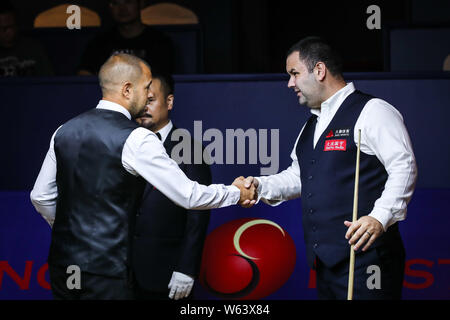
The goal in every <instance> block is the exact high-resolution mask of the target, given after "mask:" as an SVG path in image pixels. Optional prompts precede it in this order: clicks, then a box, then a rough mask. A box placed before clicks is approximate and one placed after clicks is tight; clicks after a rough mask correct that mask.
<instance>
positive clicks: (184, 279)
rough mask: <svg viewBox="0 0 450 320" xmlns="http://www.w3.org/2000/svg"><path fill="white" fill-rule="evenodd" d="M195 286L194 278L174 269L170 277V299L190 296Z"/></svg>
mask: <svg viewBox="0 0 450 320" xmlns="http://www.w3.org/2000/svg"><path fill="white" fill-rule="evenodd" d="M193 286H194V278H192V277H191V276H188V275H185V274H184V273H181V272H176V271H174V272H173V273H172V278H171V279H170V282H169V285H168V288H169V289H170V293H169V298H170V299H175V300H178V299H183V298H186V297H187V296H189V294H190V293H191V290H192V287H193Z"/></svg>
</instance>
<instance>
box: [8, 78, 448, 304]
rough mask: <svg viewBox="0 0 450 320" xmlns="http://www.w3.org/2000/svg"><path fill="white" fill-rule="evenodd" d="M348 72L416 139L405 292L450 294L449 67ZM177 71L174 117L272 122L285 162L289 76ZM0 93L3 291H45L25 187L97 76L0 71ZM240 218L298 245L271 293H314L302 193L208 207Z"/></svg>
mask: <svg viewBox="0 0 450 320" xmlns="http://www.w3.org/2000/svg"><path fill="white" fill-rule="evenodd" d="M345 77H346V79H347V81H353V82H354V83H355V85H356V87H357V88H358V89H360V90H362V91H364V92H367V93H370V94H372V95H375V96H378V97H380V98H383V99H385V100H387V101H388V102H390V103H391V104H392V105H394V106H395V107H396V108H397V109H398V110H400V112H401V113H402V115H403V116H404V119H405V122H406V125H407V127H408V129H409V132H410V135H411V139H412V141H413V146H414V151H415V154H416V158H417V162H418V167H419V179H418V184H417V189H416V192H415V194H414V196H413V199H412V201H411V203H410V205H409V210H408V217H407V219H406V220H405V221H404V222H402V223H401V225H400V227H401V232H402V235H403V239H404V242H405V247H406V251H407V266H406V277H405V283H404V298H406V299H448V298H450V293H449V288H450V276H449V275H450V272H449V271H450V266H449V264H450V254H449V251H450V250H449V249H450V236H449V235H448V232H447V228H448V226H449V225H450V215H449V214H448V213H449V212H448V211H449V210H448V207H449V206H448V205H449V201H450V200H449V199H450V183H449V181H450V179H449V178H450V170H449V169H448V163H450V150H449V147H448V145H449V144H448V142H447V141H446V137H447V125H446V124H447V119H449V116H450V108H449V106H450V90H449V88H450V76H449V75H448V74H444V73H437V74H423V73H422V74H413V75H412V74H385V73H380V74H373V73H371V74H346V75H345ZM175 80H176V89H175V107H174V111H173V113H172V119H173V121H174V123H175V124H176V125H177V126H178V127H184V128H187V129H188V130H190V131H191V132H192V133H193V128H194V125H193V123H194V121H195V120H201V121H202V127H203V132H204V131H205V130H207V129H209V128H217V129H219V130H220V131H221V132H222V133H223V135H224V136H225V130H226V129H237V128H242V129H244V130H247V129H250V128H254V129H256V130H259V129H268V130H269V131H270V130H271V129H272V130H273V129H278V130H279V133H280V136H279V139H280V149H279V160H280V166H279V169H280V170H283V169H284V168H286V167H287V166H288V165H289V164H290V158H289V154H290V152H291V149H292V147H293V144H294V142H295V138H296V137H297V135H298V132H299V130H300V129H301V127H302V125H303V123H304V121H305V120H306V119H307V117H308V115H309V112H308V111H307V110H306V108H304V107H302V106H299V105H298V102H297V98H296V96H295V94H293V93H292V92H291V91H290V90H289V89H288V88H287V86H286V84H287V77H286V76H284V75H239V76H233V75H227V76H225V75H224V76H214V75H211V76H178V77H176V79H175ZM0 95H1V111H2V117H1V120H0V121H1V125H0V137H2V145H3V146H2V149H3V152H2V155H3V156H2V157H0V164H1V167H2V170H1V172H0V175H1V176H0V177H1V179H0V190H2V191H1V192H0V221H1V222H0V299H49V298H51V294H50V291H49V289H48V281H49V279H48V272H47V271H46V257H47V253H48V247H49V241H50V228H49V226H48V225H47V224H46V222H45V221H44V220H43V219H41V218H40V216H39V214H38V213H36V212H35V210H34V208H33V207H32V205H31V203H30V201H29V191H30V190H31V189H32V187H33V183H34V180H35V179H36V176H37V174H38V172H39V169H40V166H41V163H42V160H43V158H44V156H45V153H46V151H47V149H48V145H49V141H50V137H51V134H52V133H53V132H54V130H56V128H57V127H58V126H59V125H61V124H62V123H63V122H64V121H66V120H68V119H70V118H71V117H73V116H75V115H77V114H78V113H81V112H83V111H85V110H88V109H90V108H93V107H95V106H96V104H97V101H98V100H99V99H100V90H99V87H98V84H97V80H96V79H95V78H78V77H69V78H48V79H42V78H29V79H12V80H11V79H10V80H0ZM206 144H208V142H206ZM269 145H270V144H269ZM247 147H248V146H247ZM269 154H270V151H269ZM235 163H236V162H235ZM247 163H248V158H247ZM261 166H265V165H261V164H260V163H259V164H254V165H250V164H242V165H241V164H233V165H231V164H229V165H225V164H223V165H217V164H215V165H213V166H212V172H213V180H214V181H213V182H214V183H226V184H229V183H231V182H232V181H233V180H234V178H235V177H236V176H239V175H244V176H247V175H260V167H261ZM243 217H255V218H256V217H257V218H264V219H269V220H272V221H274V222H276V223H278V224H279V225H280V226H281V227H282V228H284V229H285V230H286V231H287V232H288V233H289V234H290V235H291V237H292V238H293V240H294V242H295V245H296V250H297V261H296V266H295V270H294V272H293V274H292V275H291V277H290V279H289V280H288V281H287V282H286V283H285V284H284V286H283V287H282V288H281V289H280V290H278V291H277V292H275V293H273V294H272V295H270V296H268V297H267V299H314V298H315V297H316V294H315V289H314V288H310V287H311V283H310V276H311V274H310V270H309V269H308V267H307V265H306V262H305V253H304V245H303V233H302V229H301V209H300V200H293V201H290V202H287V203H284V204H282V205H280V206H278V207H276V208H272V207H269V206H267V205H265V204H259V205H258V206H255V207H253V208H251V209H242V208H239V207H230V208H223V209H217V210H214V211H213V214H212V217H211V223H210V226H209V231H212V230H213V229H214V228H216V227H218V226H220V225H222V224H223V223H226V222H228V221H231V220H234V219H239V218H243ZM196 295H197V297H199V298H203V299H210V298H214V297H213V296H211V295H210V294H209V293H207V292H206V291H205V290H204V289H203V288H202V287H201V286H196Z"/></svg>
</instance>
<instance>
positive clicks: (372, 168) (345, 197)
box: [296, 91, 400, 267]
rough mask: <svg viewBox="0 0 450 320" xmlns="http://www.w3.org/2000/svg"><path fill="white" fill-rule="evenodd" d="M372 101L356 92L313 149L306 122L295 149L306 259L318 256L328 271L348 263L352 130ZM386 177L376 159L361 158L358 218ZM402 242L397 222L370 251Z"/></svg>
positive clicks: (311, 260) (311, 125) (371, 204)
mask: <svg viewBox="0 0 450 320" xmlns="http://www.w3.org/2000/svg"><path fill="white" fill-rule="evenodd" d="M372 98H373V97H372V96H369V95H366V94H363V93H361V92H360V91H355V92H353V93H352V94H350V95H349V96H348V97H347V98H346V99H345V100H344V102H343V103H342V105H341V106H340V107H339V110H338V111H337V112H336V114H335V116H334V117H333V119H332V120H331V122H330V124H329V126H328V127H327V129H326V130H325V131H324V133H323V134H322V136H321V137H320V139H319V141H318V142H317V145H316V147H315V148H314V147H313V140H314V131H315V126H316V119H317V117H316V116H315V115H313V116H311V117H310V119H309V120H308V122H307V124H306V126H305V128H304V130H303V132H302V134H301V136H300V138H299V141H298V144H297V149H296V153H297V157H298V161H299V166H300V175H301V177H300V179H301V183H302V195H301V200H302V221H303V230H304V237H305V244H306V254H307V260H308V264H309V266H310V267H313V263H314V259H315V257H316V256H318V257H319V259H320V260H321V261H322V262H323V263H324V264H325V265H327V266H328V267H332V266H334V265H336V264H337V263H339V262H340V261H342V260H344V259H346V258H348V256H349V252H350V246H349V244H348V240H346V239H345V234H346V232H347V230H348V228H347V227H346V226H345V225H344V221H345V220H347V221H352V212H353V195H354V185H355V167H356V153H357V146H356V144H355V142H354V141H355V139H354V127H355V124H356V121H357V120H358V117H359V115H360V114H361V111H362V109H363V108H364V106H365V105H366V103H367V102H368V101H369V100H370V99H372ZM387 178H388V174H387V172H386V170H385V169H384V166H383V164H382V163H381V162H380V161H379V160H378V158H377V157H376V156H374V155H368V154H365V153H364V152H361V153H360V173H359V196H358V197H359V200H358V217H360V216H362V215H368V214H369V213H370V212H371V211H372V209H373V207H374V204H375V201H376V200H377V199H378V198H379V197H380V196H381V194H382V192H383V190H384V186H385V183H386V181H387ZM396 239H397V240H398V239H400V235H399V232H398V226H397V223H395V224H394V225H392V226H390V227H389V228H388V231H387V232H386V233H384V234H383V235H382V236H381V237H379V238H378V239H377V240H376V241H375V243H374V244H373V245H372V247H376V246H378V245H380V244H382V243H386V242H389V241H396Z"/></svg>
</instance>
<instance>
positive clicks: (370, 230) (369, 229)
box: [344, 216, 384, 251]
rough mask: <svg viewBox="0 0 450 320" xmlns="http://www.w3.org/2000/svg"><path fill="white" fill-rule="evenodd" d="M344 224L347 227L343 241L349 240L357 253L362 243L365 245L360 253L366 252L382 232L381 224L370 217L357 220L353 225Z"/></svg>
mask: <svg viewBox="0 0 450 320" xmlns="http://www.w3.org/2000/svg"><path fill="white" fill-rule="evenodd" d="M344 224H345V225H346V226H347V227H349V228H348V230H347V233H346V234H345V239H347V240H348V239H349V238H350V237H351V238H350V241H349V242H348V243H349V244H350V245H352V244H355V243H356V245H355V246H354V247H353V249H354V250H355V251H357V250H358V249H359V248H360V247H361V246H362V245H363V244H364V243H365V244H366V245H365V246H364V248H363V249H362V251H366V250H367V249H369V247H370V246H371V245H372V244H373V243H374V241H375V239H376V238H378V237H379V236H380V235H381V234H382V233H383V232H384V230H383V226H382V224H381V223H380V222H379V221H378V220H377V219H375V218H372V217H370V216H363V217H361V218H359V219H358V220H357V221H356V222H355V223H354V224H353V223H352V222H350V221H345V222H344Z"/></svg>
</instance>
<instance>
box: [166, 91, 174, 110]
mask: <svg viewBox="0 0 450 320" xmlns="http://www.w3.org/2000/svg"><path fill="white" fill-rule="evenodd" d="M174 99H175V96H174V95H173V94H169V95H168V96H167V98H166V102H167V110H172V108H173V101H174Z"/></svg>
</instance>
